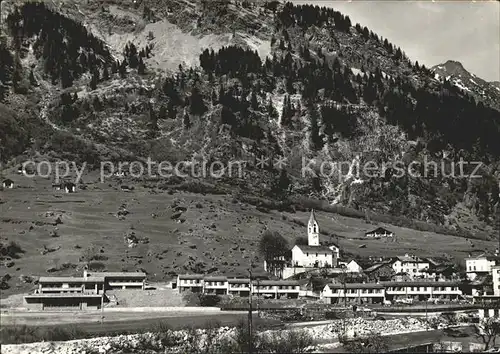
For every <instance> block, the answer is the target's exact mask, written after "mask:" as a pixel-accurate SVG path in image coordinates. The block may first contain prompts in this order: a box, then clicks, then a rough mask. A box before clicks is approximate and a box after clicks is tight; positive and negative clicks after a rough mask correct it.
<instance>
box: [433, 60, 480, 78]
mask: <svg viewBox="0 0 500 354" xmlns="http://www.w3.org/2000/svg"><path fill="white" fill-rule="evenodd" d="M433 69H439V70H442V71H445V72H446V73H447V74H448V75H452V76H462V75H464V76H469V75H471V74H470V73H469V72H468V71H467V70H466V69H465V68H464V66H463V65H462V63H461V62H459V61H456V60H448V61H446V62H445V63H443V64H439V65H436V66H434V67H433Z"/></svg>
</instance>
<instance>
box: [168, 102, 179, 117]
mask: <svg viewBox="0 0 500 354" xmlns="http://www.w3.org/2000/svg"><path fill="white" fill-rule="evenodd" d="M167 115H168V118H170V119H175V118H176V117H177V108H176V107H175V105H174V102H173V101H172V100H171V99H170V100H169V101H168V104H167Z"/></svg>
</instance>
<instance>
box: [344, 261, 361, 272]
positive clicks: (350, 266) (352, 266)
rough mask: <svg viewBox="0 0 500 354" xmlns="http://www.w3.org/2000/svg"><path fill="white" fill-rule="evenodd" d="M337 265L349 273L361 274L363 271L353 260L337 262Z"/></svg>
mask: <svg viewBox="0 0 500 354" xmlns="http://www.w3.org/2000/svg"><path fill="white" fill-rule="evenodd" d="M338 265H339V267H341V268H344V269H345V270H346V271H347V272H349V273H361V272H362V271H363V268H362V267H361V266H360V265H359V264H358V262H356V261H355V260H354V259H351V260H345V261H342V260H339V261H338Z"/></svg>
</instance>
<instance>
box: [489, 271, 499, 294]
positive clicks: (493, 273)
mask: <svg viewBox="0 0 500 354" xmlns="http://www.w3.org/2000/svg"><path fill="white" fill-rule="evenodd" d="M491 280H492V282H493V295H495V296H500V266H494V267H491Z"/></svg>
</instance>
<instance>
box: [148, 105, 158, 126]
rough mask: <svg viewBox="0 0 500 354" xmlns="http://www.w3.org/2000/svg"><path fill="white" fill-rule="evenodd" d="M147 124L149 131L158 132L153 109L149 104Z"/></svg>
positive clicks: (156, 119)
mask: <svg viewBox="0 0 500 354" xmlns="http://www.w3.org/2000/svg"><path fill="white" fill-rule="evenodd" d="M149 122H150V127H151V130H153V131H157V130H159V128H158V118H157V116H156V113H155V110H154V107H153V105H152V104H151V103H150V104H149Z"/></svg>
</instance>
